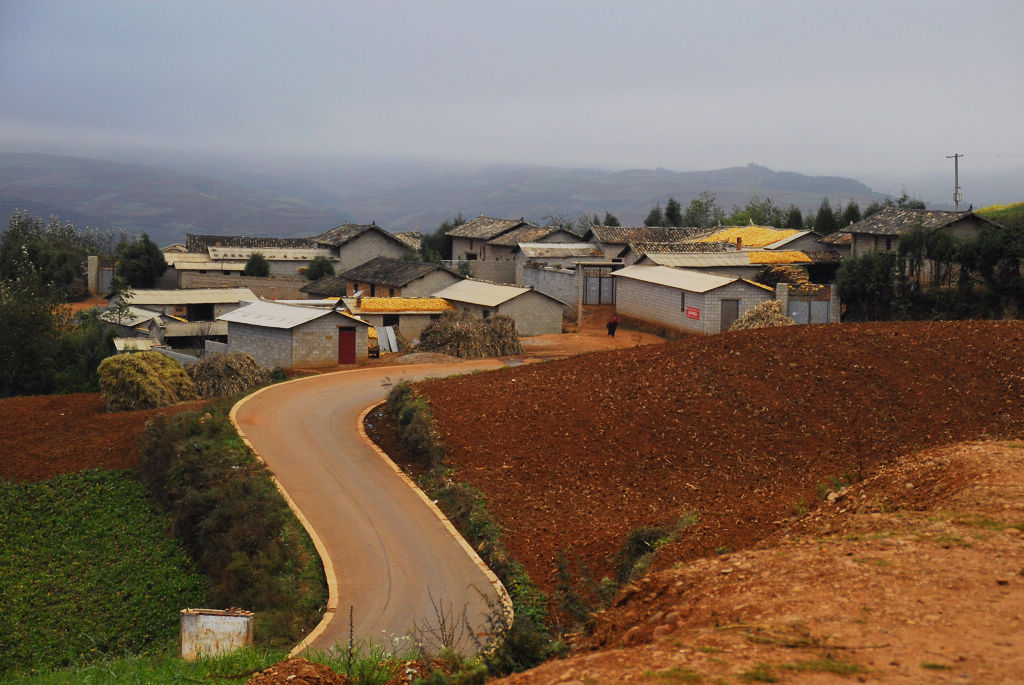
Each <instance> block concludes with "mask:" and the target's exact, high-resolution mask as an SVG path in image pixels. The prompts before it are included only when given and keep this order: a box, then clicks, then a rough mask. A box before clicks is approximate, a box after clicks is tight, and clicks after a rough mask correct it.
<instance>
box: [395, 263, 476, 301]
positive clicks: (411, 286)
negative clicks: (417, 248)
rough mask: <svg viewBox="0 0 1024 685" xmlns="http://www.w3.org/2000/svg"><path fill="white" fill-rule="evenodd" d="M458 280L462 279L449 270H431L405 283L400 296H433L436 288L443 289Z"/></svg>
mask: <svg viewBox="0 0 1024 685" xmlns="http://www.w3.org/2000/svg"><path fill="white" fill-rule="evenodd" d="M460 280H462V279H461V278H459V277H458V276H456V275H455V274H453V273H451V272H449V271H444V270H442V269H438V270H436V271H431V272H430V273H428V274H427V275H426V276H423V277H421V278H417V279H416V280H415V281H412V282H411V283H408V284H406V286H405V287H404V288H402V297H433V295H434V293H436V292H437V291H438V290H444V289H445V288H447V287H448V286H450V285H453V284H455V283H458V282H459V281H460Z"/></svg>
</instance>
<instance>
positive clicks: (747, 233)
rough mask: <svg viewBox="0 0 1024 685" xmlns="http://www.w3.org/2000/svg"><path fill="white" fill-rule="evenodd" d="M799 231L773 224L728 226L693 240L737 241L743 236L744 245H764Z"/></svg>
mask: <svg viewBox="0 0 1024 685" xmlns="http://www.w3.org/2000/svg"><path fill="white" fill-rule="evenodd" d="M799 232H800V231H798V230H796V229H794V228H772V227H771V226H728V227H726V228H723V229H722V230H720V231H715V232H714V233H712V234H711V235H707V236H704V237H703V238H698V239H697V240H695V241H693V242H695V243H735V242H736V239H737V238H742V239H743V247H764V246H765V245H771V244H772V243H774V242H776V241H779V240H782V239H783V238H788V237H790V236H792V235H795V234H797V233H799Z"/></svg>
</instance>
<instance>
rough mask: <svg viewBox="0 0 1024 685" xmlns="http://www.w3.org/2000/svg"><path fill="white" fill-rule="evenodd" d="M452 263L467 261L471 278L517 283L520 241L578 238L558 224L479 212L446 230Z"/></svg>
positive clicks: (545, 241)
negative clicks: (543, 223)
mask: <svg viewBox="0 0 1024 685" xmlns="http://www.w3.org/2000/svg"><path fill="white" fill-rule="evenodd" d="M447 235H448V236H449V237H450V238H451V239H452V262H453V263H454V264H457V263H459V262H467V263H468V265H469V269H470V272H471V273H472V275H473V277H474V278H479V279H485V280H488V281H492V282H494V283H508V284H513V283H516V282H517V280H516V264H517V260H516V252H517V250H518V246H519V245H520V244H521V243H541V242H544V243H554V242H567V241H577V240H579V237H578V236H576V235H574V234H573V233H571V232H569V231H567V230H565V229H563V228H560V227H558V226H538V225H536V224H533V223H530V222H529V221H525V220H524V219H522V218H520V219H518V220H517V219H495V218H494V217H489V216H483V215H480V216H478V217H476V218H475V219H471V220H470V221H467V222H466V223H464V224H462V225H461V226H457V227H456V228H453V229H452V230H450V231H448V233H447Z"/></svg>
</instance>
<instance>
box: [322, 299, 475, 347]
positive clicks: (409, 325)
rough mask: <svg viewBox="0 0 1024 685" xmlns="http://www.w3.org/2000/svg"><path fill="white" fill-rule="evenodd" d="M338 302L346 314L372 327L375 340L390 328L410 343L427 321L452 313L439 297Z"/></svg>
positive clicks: (449, 303)
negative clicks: (375, 334) (448, 312)
mask: <svg viewBox="0 0 1024 685" xmlns="http://www.w3.org/2000/svg"><path fill="white" fill-rule="evenodd" d="M341 301H342V304H344V305H345V309H346V311H348V313H349V314H351V315H353V316H355V317H357V318H359V319H362V320H363V321H365V322H366V323H368V324H370V325H371V326H373V327H374V329H375V330H376V331H377V335H378V337H379V336H380V335H381V334H382V329H383V328H385V327H388V326H391V327H393V328H395V329H396V331H397V332H398V334H400V336H401V337H402V338H404V339H405V340H406V341H410V342H411V341H412V340H415V339H417V338H419V337H420V333H422V332H423V329H424V328H426V327H427V326H429V325H430V322H431V321H436V320H437V319H439V318H441V314H442V313H444V312H446V311H451V310H454V309H455V306H454V305H453V304H452V303H451V302H448V300H444V299H441V298H440V297H343V298H341Z"/></svg>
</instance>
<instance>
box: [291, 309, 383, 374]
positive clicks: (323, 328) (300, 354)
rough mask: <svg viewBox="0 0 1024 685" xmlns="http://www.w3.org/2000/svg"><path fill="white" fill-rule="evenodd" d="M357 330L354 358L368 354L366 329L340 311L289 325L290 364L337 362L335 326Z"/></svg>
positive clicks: (330, 364)
mask: <svg viewBox="0 0 1024 685" xmlns="http://www.w3.org/2000/svg"><path fill="white" fill-rule="evenodd" d="M339 327H340V328H353V329H355V332H356V361H359V360H361V359H366V357H367V339H368V336H367V329H366V326H363V325H362V324H358V323H355V322H354V321H351V320H350V319H347V318H346V317H343V316H340V315H334V314H332V315H329V316H322V317H320V318H319V319H315V320H313V321H310V322H309V323H305V324H303V325H301V326H296V327H295V328H294V329H292V331H293V333H292V365H293V366H334V365H336V364H337V363H338V328H339Z"/></svg>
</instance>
